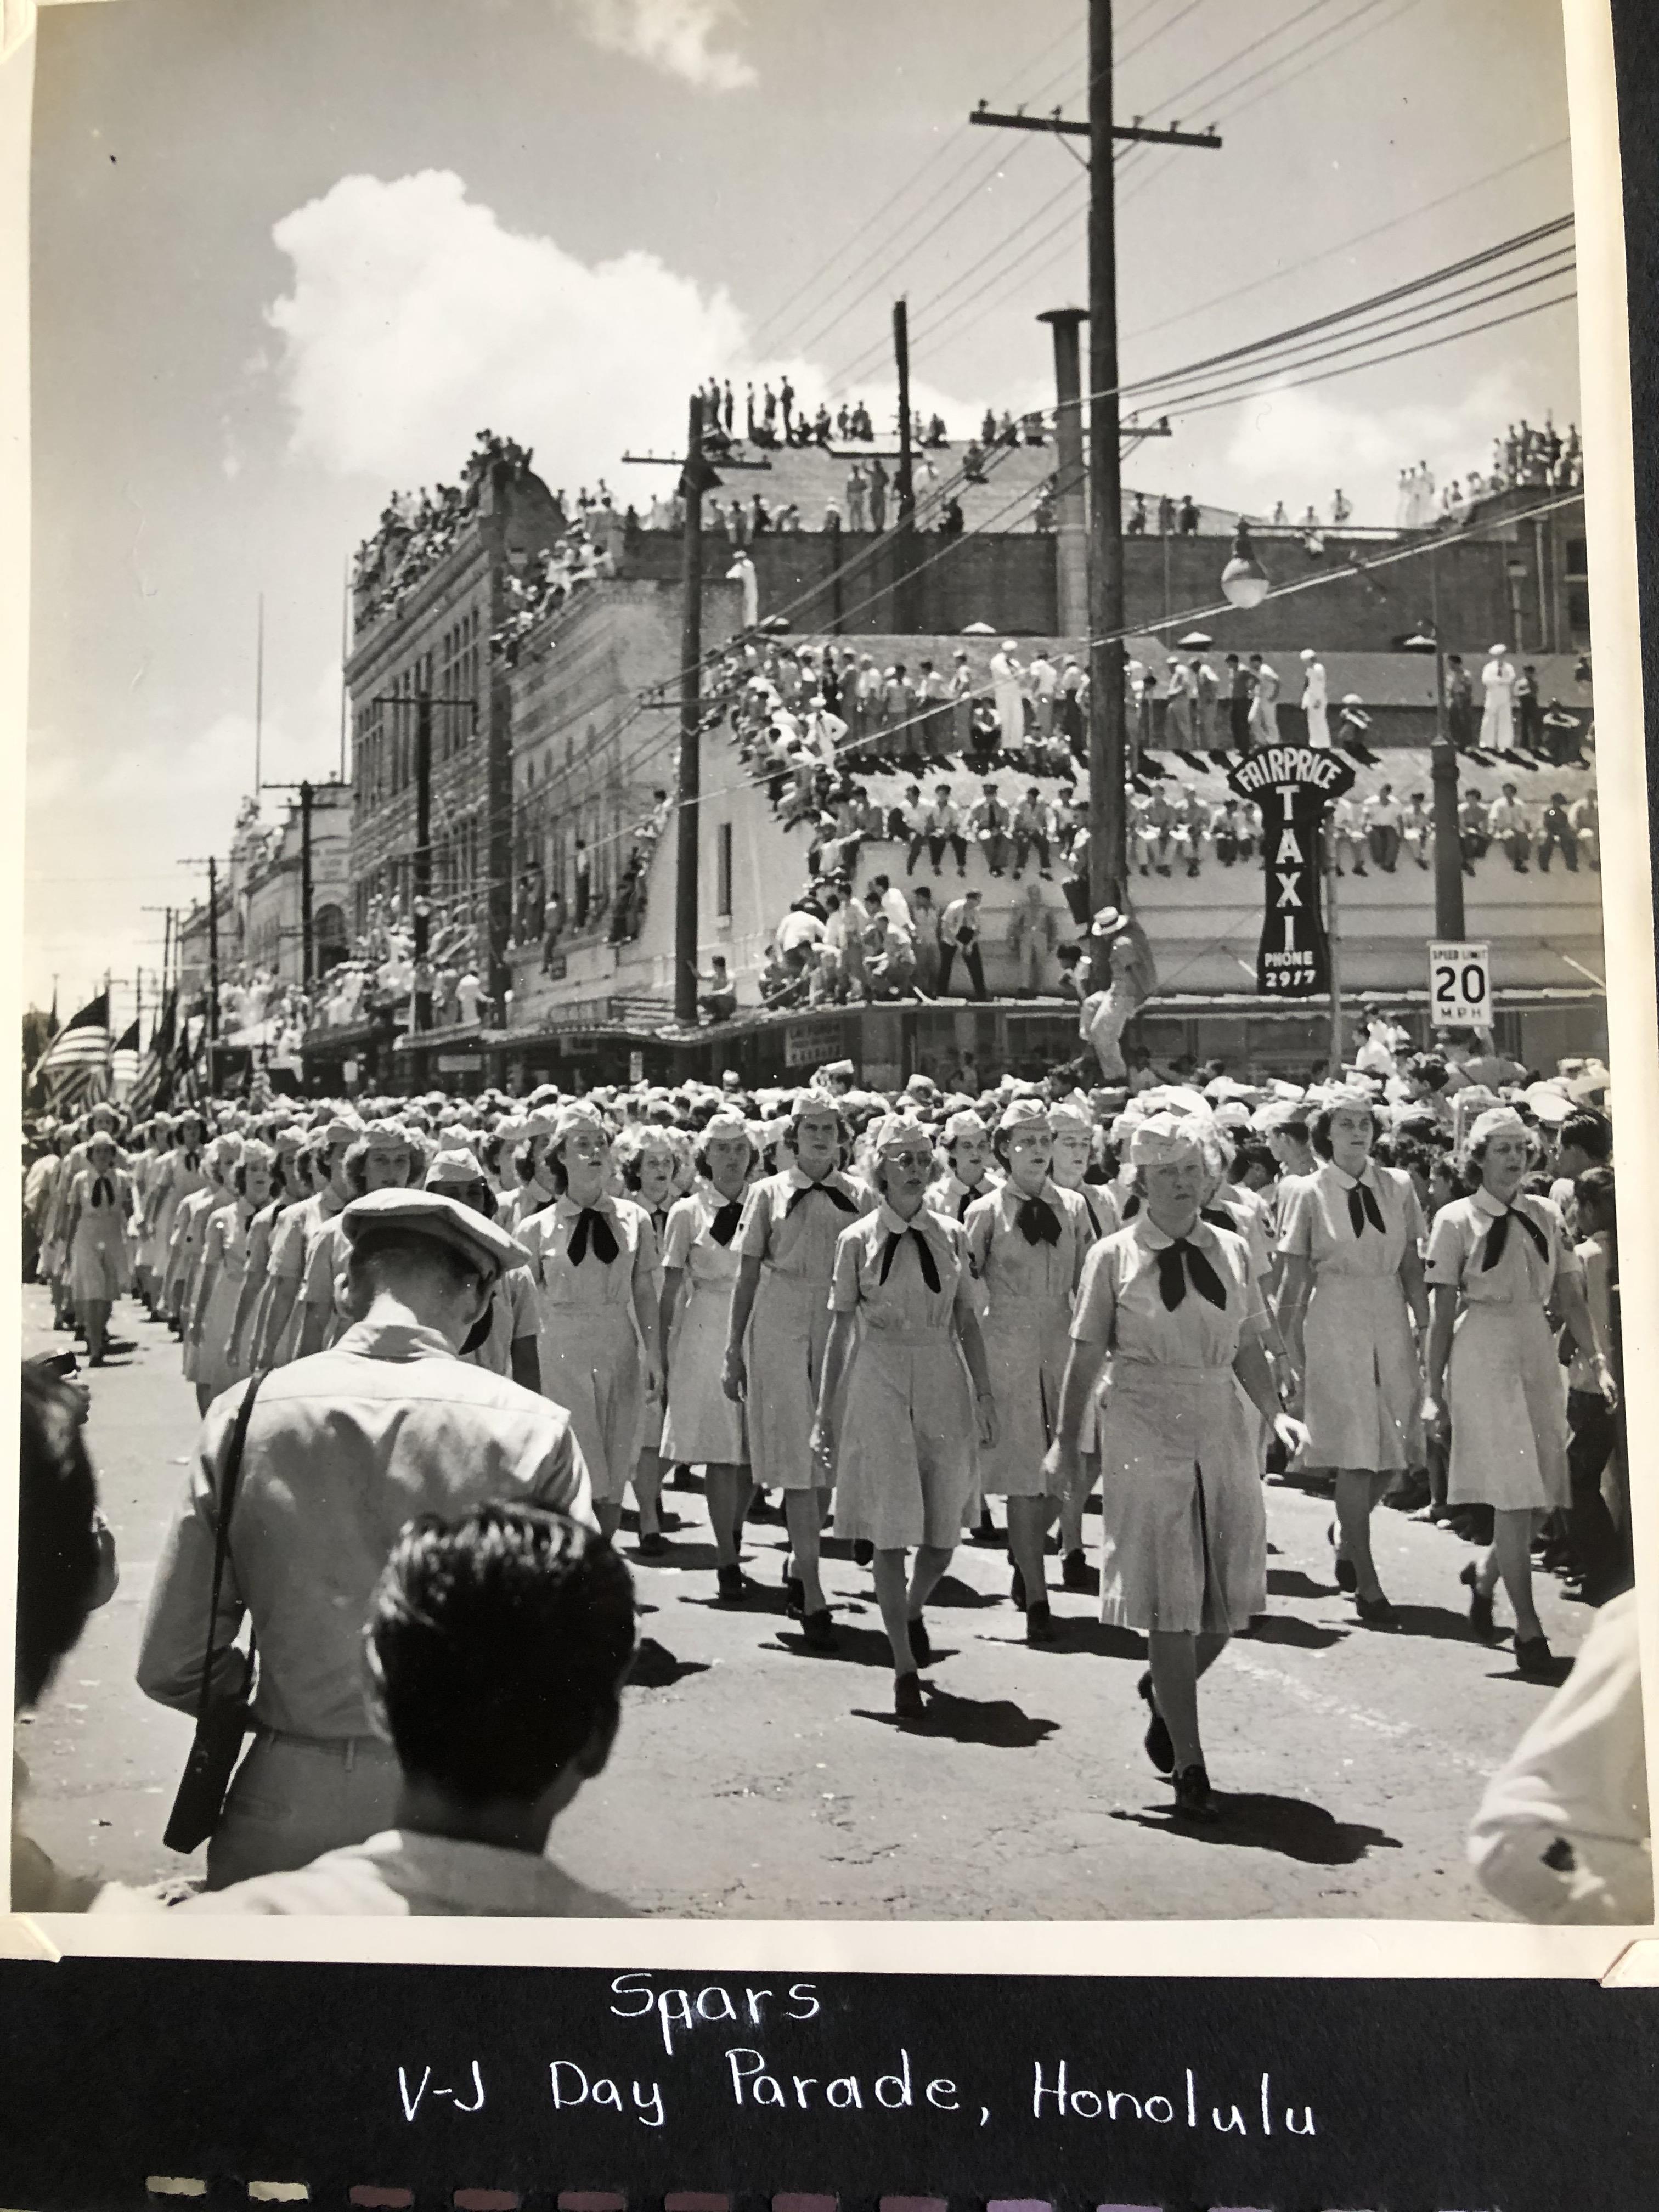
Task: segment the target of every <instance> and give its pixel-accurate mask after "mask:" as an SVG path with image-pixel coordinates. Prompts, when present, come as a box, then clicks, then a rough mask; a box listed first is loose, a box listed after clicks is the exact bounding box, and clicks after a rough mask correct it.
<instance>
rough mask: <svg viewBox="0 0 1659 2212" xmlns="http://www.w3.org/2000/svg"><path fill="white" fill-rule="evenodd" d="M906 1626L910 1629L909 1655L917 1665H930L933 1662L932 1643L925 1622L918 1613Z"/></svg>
mask: <svg viewBox="0 0 1659 2212" xmlns="http://www.w3.org/2000/svg"><path fill="white" fill-rule="evenodd" d="M908 1628H909V1631H910V1656H911V1657H912V1658H913V1659H914V1660H915V1662H916V1664H917V1666H918V1667H931V1666H932V1665H933V1640H932V1638H930V1637H929V1635H928V1633H927V1622H926V1621H925V1620H922V1619H921V1616H920V1615H918V1616H917V1618H916V1619H915V1620H913V1621H910V1622H909V1623H908Z"/></svg>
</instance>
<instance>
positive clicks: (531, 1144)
mask: <svg viewBox="0 0 1659 2212" xmlns="http://www.w3.org/2000/svg"><path fill="white" fill-rule="evenodd" d="M554 1127H555V1118H554V1116H553V1115H551V1114H544V1113H542V1112H541V1111H539V1109H538V1110H537V1111H536V1112H533V1113H531V1114H528V1115H526V1116H525V1118H524V1120H523V1121H520V1122H517V1123H515V1124H513V1126H512V1127H509V1128H508V1129H507V1131H506V1132H504V1139H505V1141H504V1145H503V1149H504V1150H507V1147H508V1146H510V1147H511V1149H510V1151H508V1152H507V1157H508V1158H509V1161H510V1163H511V1172H512V1177H513V1188H511V1189H510V1190H507V1191H505V1192H504V1193H503V1194H502V1197H501V1205H500V1206H499V1208H498V1209H497V1211H496V1216H495V1219H496V1223H497V1225H498V1226H499V1227H501V1228H502V1229H505V1230H506V1231H507V1235H508V1236H509V1237H516V1236H517V1235H518V1233H519V1228H520V1224H521V1223H523V1222H526V1221H528V1220H529V1218H530V1217H531V1215H532V1213H539V1212H541V1210H542V1208H543V1207H544V1206H551V1205H552V1203H553V1201H554V1200H555V1199H556V1197H557V1196H558V1188H557V1186H556V1184H555V1182H554V1181H553V1179H552V1177H551V1176H550V1175H549V1173H548V1171H547V1148H548V1146H549V1145H550V1143H551V1141H552V1138H553V1130H554ZM514 1139H517V1140H519V1141H516V1142H515V1141H513V1140H514Z"/></svg>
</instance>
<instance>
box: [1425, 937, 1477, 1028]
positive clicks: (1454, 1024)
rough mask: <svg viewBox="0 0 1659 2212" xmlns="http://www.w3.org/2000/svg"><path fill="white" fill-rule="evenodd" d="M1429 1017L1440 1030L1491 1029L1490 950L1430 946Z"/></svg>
mask: <svg viewBox="0 0 1659 2212" xmlns="http://www.w3.org/2000/svg"><path fill="white" fill-rule="evenodd" d="M1429 1016H1430V1019H1431V1022H1432V1023H1433V1024H1434V1027H1435V1028H1436V1029H1437V1030H1459V1029H1487V1028H1490V1026H1491V1024H1492V953H1491V948H1490V946H1488V945H1436V944H1431V945H1430V946H1429Z"/></svg>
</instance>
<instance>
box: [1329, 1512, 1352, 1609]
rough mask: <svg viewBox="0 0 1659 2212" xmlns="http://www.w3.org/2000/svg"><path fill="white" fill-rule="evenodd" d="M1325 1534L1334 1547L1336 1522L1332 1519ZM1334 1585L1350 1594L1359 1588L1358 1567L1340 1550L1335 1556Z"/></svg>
mask: <svg viewBox="0 0 1659 2212" xmlns="http://www.w3.org/2000/svg"><path fill="white" fill-rule="evenodd" d="M1325 1536H1326V1541H1328V1543H1329V1544H1330V1545H1331V1547H1332V1548H1333V1549H1334V1548H1335V1545H1336V1523H1335V1522H1334V1521H1333V1522H1332V1523H1331V1525H1330V1527H1329V1528H1328V1529H1327V1530H1326V1531H1325ZM1336 1586H1337V1588H1338V1589H1340V1590H1347V1591H1348V1592H1350V1593H1351V1594H1352V1592H1353V1591H1355V1590H1357V1589H1358V1588H1359V1574H1358V1569H1357V1568H1356V1567H1355V1565H1354V1564H1353V1561H1352V1559H1344V1558H1343V1557H1342V1554H1341V1553H1340V1552H1338V1553H1337V1556H1336Z"/></svg>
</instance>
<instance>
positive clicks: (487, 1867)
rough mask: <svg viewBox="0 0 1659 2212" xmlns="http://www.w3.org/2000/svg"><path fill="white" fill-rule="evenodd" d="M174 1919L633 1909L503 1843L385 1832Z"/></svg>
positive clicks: (583, 1915)
mask: <svg viewBox="0 0 1659 2212" xmlns="http://www.w3.org/2000/svg"><path fill="white" fill-rule="evenodd" d="M173 1910H174V1911H178V1912H263V1913H276V1914H286V1913H295V1912H302V1913H304V1912H332V1913H351V1914H366V1915H373V1916H375V1917H386V1916H389V1915H396V1916H398V1917H410V1916H413V1915H416V1914H423V1915H444V1916H447V1917H458V1916H459V1915H462V1914H476V1915H480V1916H488V1917H498V1916H504V1917H507V1918H508V1919H513V1920H577V1919H580V1920H619V1919H625V1918H629V1917H632V1916H631V1914H630V1913H629V1907H628V1906H627V1905H623V1904H622V1903H621V1902H620V1901H619V1900H618V1899H616V1898H614V1897H607V1896H606V1895H605V1893H604V1892H603V1891H602V1890H597V1889H589V1888H587V1887H586V1886H585V1885H584V1884H583V1883H581V1882H579V1881H573V1880H572V1879H571V1877H570V1875H568V1874H566V1873H565V1872H564V1871H563V1870H562V1869H561V1868H559V1867H556V1866H555V1865H554V1864H553V1863H552V1861H551V1860H550V1859H546V1858H541V1857H538V1855H537V1854H536V1853H535V1852H533V1851H513V1850H504V1849H503V1848H502V1846H501V1845H500V1844H473V1843H463V1842H461V1841H459V1839H458V1838H455V1837H453V1836H426V1835H421V1834H418V1833H417V1832H415V1831H414V1830H412V1829H408V1828H387V1829H386V1830H385V1831H384V1832H383V1833H381V1834H380V1835H378V1836H371V1837H370V1838H368V1842H367V1843H365V1844H352V1845H350V1846H349V1849H347V1850H338V1851H325V1852H324V1854H323V1856H322V1857H320V1858H318V1859H313V1861H312V1863H311V1864H310V1865H309V1866H304V1867H296V1868H295V1869H294V1871H293V1872H292V1873H290V1874H265V1875H255V1876H254V1877H253V1879H252V1881H236V1882H232V1883H231V1885H230V1887H228V1889H212V1890H206V1891H204V1893H202V1895H200V1896H199V1897H193V1898H191V1899H190V1900H189V1902H188V1903H187V1904H185V1905H175V1906H174V1908H173Z"/></svg>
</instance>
